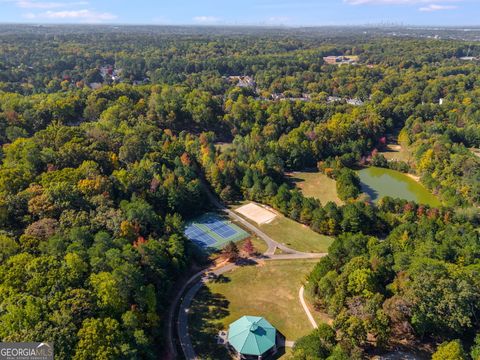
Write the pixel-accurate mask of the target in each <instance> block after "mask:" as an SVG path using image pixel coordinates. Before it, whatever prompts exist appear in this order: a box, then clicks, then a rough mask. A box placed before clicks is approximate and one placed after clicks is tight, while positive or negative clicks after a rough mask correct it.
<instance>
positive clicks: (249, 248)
mask: <svg viewBox="0 0 480 360" xmlns="http://www.w3.org/2000/svg"><path fill="white" fill-rule="evenodd" d="M242 250H243V251H244V252H245V253H246V254H247V255H248V256H252V255H253V254H254V253H255V247H254V246H253V243H252V240H250V238H248V239H247V240H245V243H244V244H243V247H242Z"/></svg>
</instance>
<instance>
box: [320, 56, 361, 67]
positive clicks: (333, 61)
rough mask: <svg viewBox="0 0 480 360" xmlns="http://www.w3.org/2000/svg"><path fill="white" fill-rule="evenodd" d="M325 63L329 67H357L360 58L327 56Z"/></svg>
mask: <svg viewBox="0 0 480 360" xmlns="http://www.w3.org/2000/svg"><path fill="white" fill-rule="evenodd" d="M323 61H325V63H326V64H329V65H345V64H350V65H355V64H356V63H357V61H358V56H325V57H324V58H323Z"/></svg>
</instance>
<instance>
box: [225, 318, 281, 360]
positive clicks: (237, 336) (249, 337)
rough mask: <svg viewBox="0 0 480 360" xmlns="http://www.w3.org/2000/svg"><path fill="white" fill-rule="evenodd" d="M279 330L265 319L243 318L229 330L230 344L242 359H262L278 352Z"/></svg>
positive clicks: (231, 325)
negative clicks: (277, 339)
mask: <svg viewBox="0 0 480 360" xmlns="http://www.w3.org/2000/svg"><path fill="white" fill-rule="evenodd" d="M276 338H277V330H276V329H275V328H274V327H273V326H272V325H271V324H270V323H269V322H268V321H267V320H265V319H264V318H263V317H259V316H242V317H241V318H240V319H238V320H237V321H235V322H233V323H232V324H230V326H229V328H228V344H229V345H230V346H231V347H233V348H234V349H235V351H236V352H237V353H238V355H239V357H240V358H241V359H262V358H263V357H264V356H266V355H270V354H274V353H276V352H277V344H276Z"/></svg>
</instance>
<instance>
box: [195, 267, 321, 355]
mask: <svg viewBox="0 0 480 360" xmlns="http://www.w3.org/2000/svg"><path fill="white" fill-rule="evenodd" d="M317 262H318V260H289V261H265V262H261V263H260V264H259V265H256V266H245V267H241V268H236V269H234V270H233V271H231V272H229V273H227V274H224V275H223V276H222V277H221V278H220V279H218V280H217V281H216V282H211V283H208V284H207V285H206V286H204V287H202V289H201V290H200V292H199V293H198V294H197V296H196V298H195V299H194V301H193V303H192V306H191V308H190V315H189V331H190V335H191V337H192V342H193V345H194V347H195V350H196V352H197V353H198V355H199V356H200V358H202V359H207V358H211V359H228V358H229V357H228V354H227V353H226V350H225V348H224V347H222V346H219V345H217V344H216V340H215V338H214V336H215V335H216V334H217V333H218V331H219V330H222V329H223V330H224V329H228V325H229V324H230V323H232V322H234V321H235V320H237V319H238V318H240V317H242V316H243V315H254V316H263V317H265V318H266V319H267V320H268V321H269V322H270V323H271V324H272V325H273V326H275V327H276V328H277V329H278V330H279V331H280V332H281V333H282V334H284V335H285V336H286V338H287V340H296V339H298V338H299V337H301V336H304V335H306V334H308V333H310V332H311V331H312V326H311V324H310V322H309V321H308V318H307V315H306V314H305V312H304V311H303V308H302V306H301V305H300V301H299V299H298V291H299V289H300V287H301V286H302V282H303V280H304V279H305V276H306V275H307V274H308V273H309V272H310V271H311V270H312V269H313V267H314V266H315V264H316V263H317ZM282 358H284V357H282Z"/></svg>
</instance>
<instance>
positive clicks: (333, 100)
mask: <svg viewBox="0 0 480 360" xmlns="http://www.w3.org/2000/svg"><path fill="white" fill-rule="evenodd" d="M339 101H342V98H341V97H338V96H329V97H328V98H327V102H328V103H334V102H339Z"/></svg>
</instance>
